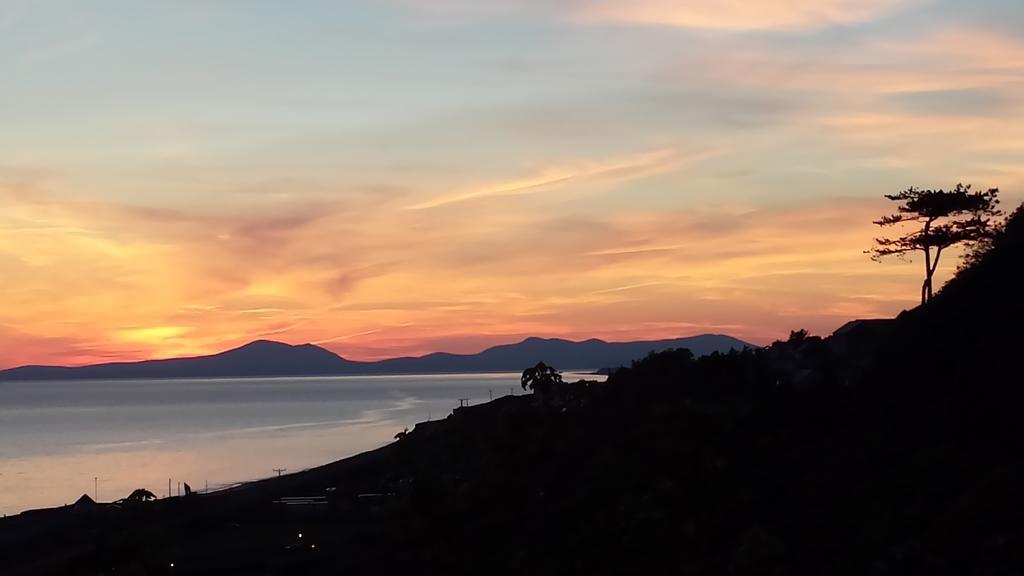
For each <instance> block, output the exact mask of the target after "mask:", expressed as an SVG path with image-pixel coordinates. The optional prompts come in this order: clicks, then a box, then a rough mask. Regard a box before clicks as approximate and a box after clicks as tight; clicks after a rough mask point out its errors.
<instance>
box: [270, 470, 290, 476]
mask: <svg viewBox="0 0 1024 576" xmlns="http://www.w3.org/2000/svg"><path fill="white" fill-rule="evenodd" d="M271 470H273V471H274V472H277V477H278V478H280V477H281V472H287V471H288V469H287V468H271Z"/></svg>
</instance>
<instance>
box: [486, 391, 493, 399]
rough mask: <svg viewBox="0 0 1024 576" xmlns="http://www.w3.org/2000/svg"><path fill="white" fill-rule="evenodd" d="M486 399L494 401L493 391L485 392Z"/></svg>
mask: <svg viewBox="0 0 1024 576" xmlns="http://www.w3.org/2000/svg"><path fill="white" fill-rule="evenodd" d="M487 399H488V400H494V390H488V391H487Z"/></svg>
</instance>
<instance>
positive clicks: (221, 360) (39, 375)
mask: <svg viewBox="0 0 1024 576" xmlns="http://www.w3.org/2000/svg"><path fill="white" fill-rule="evenodd" d="M672 348H687V349H689V350H690V351H691V352H693V353H694V354H695V355H697V356H704V355H707V354H711V353H712V352H728V351H729V350H732V349H736V350H742V349H743V348H755V346H753V345H752V344H748V343H746V342H743V341H742V340H738V339H736V338H733V337H731V336H725V335H720V334H703V335H699V336H691V337H688V338H677V339H670V340H651V341H641V342H605V341H603V340H598V339H590V340H584V341H581V342H574V341H570V340H562V339H558V338H527V339H525V340H523V341H521V342H517V343H515V344H504V345H500V346H494V347H491V348H488V349H486V350H484V351H482V352H480V353H477V354H451V353H447V352H435V353H433V354H427V355H425V356H418V357H405V358H392V359H388V360H380V361H376V362H359V361H353V360H347V359H345V358H343V357H341V356H339V355H338V354H335V353H334V352H331V351H330V350H327V349H325V348H321V347H319V346H315V345H313V344H302V345H297V346H296V345H291V344H285V343H282V342H273V341H270V340H256V341H254V342H250V343H249V344H246V345H244V346H241V347H238V348H234V349H231V350H227V351H225V352H221V353H219V354H213V355H210V356H196V357H191V358H171V359H165V360H144V361H140V362H113V363H106V364H94V365H91V366H76V367H69V366H21V367H18V368H10V369H7V370H2V371H0V380H8V381H11V380H70V379H79V380H84V379H103V380H106V379H117V378H227V377H235V378H246V377H269V376H327V375H360V374H439V373H455V372H505V371H517V370H522V369H524V368H526V367H528V366H532V365H534V364H536V363H537V362H540V361H544V362H546V363H548V364H550V365H553V366H556V367H558V368H559V369H562V370H583V369H598V368H616V367H619V366H626V365H628V364H630V363H631V362H632V361H633V360H637V359H640V358H642V357H643V356H645V355H646V354H647V353H649V352H652V351H654V352H660V351H662V350H668V349H672Z"/></svg>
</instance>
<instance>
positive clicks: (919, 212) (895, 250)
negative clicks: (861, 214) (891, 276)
mask: <svg viewBox="0 0 1024 576" xmlns="http://www.w3.org/2000/svg"><path fill="white" fill-rule="evenodd" d="M885 197H886V198H887V199H889V200H892V201H893V202H899V203H900V204H899V206H897V208H896V213H895V214H890V215H888V216H883V217H882V218H881V219H879V220H875V221H874V223H875V224H877V225H878V226H880V227H882V228H887V227H892V226H897V225H900V224H905V223H912V224H915V225H919V226H920V228H917V229H915V230H913V231H910V232H908V233H906V234H904V235H902V236H899V237H896V238H875V247H874V248H872V249H871V250H869V251H868V252H869V253H870V254H871V257H872V259H873V260H876V261H877V260H880V259H882V258H884V257H886V256H897V257H901V258H906V257H907V256H908V255H909V254H912V253H914V252H921V253H922V254H923V255H924V266H925V277H924V282H923V283H922V285H921V303H922V304H924V303H926V302H928V301H929V300H931V298H932V295H933V286H932V284H933V280H932V279H933V277H934V276H935V271H936V270H937V269H938V266H939V259H940V258H941V257H942V252H943V251H944V250H946V249H947V248H950V247H952V246H955V245H957V244H964V245H967V246H969V247H970V246H973V245H975V244H977V243H979V242H985V241H987V240H988V239H989V238H991V236H992V234H993V233H994V230H995V226H994V223H993V222H992V219H993V218H996V217H998V216H1000V215H1001V214H1002V212H1001V211H1000V210H999V209H998V205H999V189H998V188H990V189H988V190H985V191H972V190H971V185H970V184H967V185H964V184H957V185H956V187H955V188H953V189H952V190H942V189H939V190H921V189H919V188H913V187H911V188H908V189H906V190H904V191H902V192H900V193H898V194H886V195H885Z"/></svg>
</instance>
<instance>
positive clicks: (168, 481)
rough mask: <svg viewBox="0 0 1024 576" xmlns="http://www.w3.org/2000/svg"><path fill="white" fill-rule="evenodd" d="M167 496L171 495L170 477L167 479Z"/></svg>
mask: <svg viewBox="0 0 1024 576" xmlns="http://www.w3.org/2000/svg"><path fill="white" fill-rule="evenodd" d="M167 497H168V498H170V497H171V479H170V478H168V479H167Z"/></svg>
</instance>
